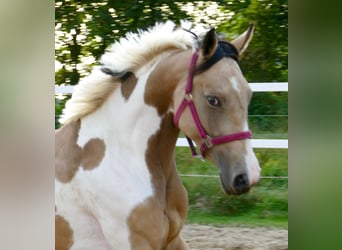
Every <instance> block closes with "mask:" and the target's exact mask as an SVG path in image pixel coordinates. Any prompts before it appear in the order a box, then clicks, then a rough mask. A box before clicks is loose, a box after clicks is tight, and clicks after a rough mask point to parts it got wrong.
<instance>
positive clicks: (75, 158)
mask: <svg viewBox="0 0 342 250" xmlns="http://www.w3.org/2000/svg"><path fill="white" fill-rule="evenodd" d="M80 126H81V122H80V121H79V120H78V121H76V122H72V123H69V124H66V125H65V126H63V127H61V128H60V129H58V130H57V131H56V134H55V177H56V178H57V179H58V180H59V181H61V182H64V183H67V182H69V181H71V180H72V178H73V177H74V175H75V174H76V172H77V169H78V167H79V166H80V163H81V160H82V148H81V147H80V146H78V145H77V138H78V132H79V130H80Z"/></svg>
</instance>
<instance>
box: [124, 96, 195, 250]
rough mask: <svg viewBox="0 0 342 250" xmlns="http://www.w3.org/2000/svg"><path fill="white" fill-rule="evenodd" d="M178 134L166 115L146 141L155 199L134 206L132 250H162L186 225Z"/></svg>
mask: <svg viewBox="0 0 342 250" xmlns="http://www.w3.org/2000/svg"><path fill="white" fill-rule="evenodd" d="M171 94H172V93H171ZM178 132H179V130H178V129H177V128H175V126H174V125H173V115H172V114H166V115H164V118H163V119H162V122H161V128H160V130H159V131H158V132H157V133H156V134H154V135H153V136H151V138H150V139H149V142H148V148H147V151H146V156H145V157H146V162H147V165H148V168H149V170H150V173H151V175H152V185H153V187H154V190H155V195H154V196H153V197H151V198H149V199H148V200H146V201H145V202H144V203H142V204H140V205H139V206H137V207H136V208H135V209H134V210H133V211H132V213H131V214H130V216H129V219H128V224H129V227H130V231H131V237H130V240H131V244H132V248H133V249H165V248H166V247H167V246H168V244H169V243H170V242H172V241H173V240H174V239H176V238H177V237H179V233H180V230H181V228H182V226H183V224H184V222H185V218H186V214H187V206H188V199H187V193H186V190H185V188H184V187H183V185H182V182H181V180H180V178H179V176H178V174H177V171H176V165H175V160H174V148H175V144H176V140H177V136H178ZM180 249H182V248H180Z"/></svg>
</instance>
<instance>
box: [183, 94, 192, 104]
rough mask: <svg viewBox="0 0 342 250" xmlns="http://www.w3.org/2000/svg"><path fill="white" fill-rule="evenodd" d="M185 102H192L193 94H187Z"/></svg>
mask: <svg viewBox="0 0 342 250" xmlns="http://www.w3.org/2000/svg"><path fill="white" fill-rule="evenodd" d="M184 100H185V101H187V102H192V94H191V92H190V93H186V94H185V96H184Z"/></svg>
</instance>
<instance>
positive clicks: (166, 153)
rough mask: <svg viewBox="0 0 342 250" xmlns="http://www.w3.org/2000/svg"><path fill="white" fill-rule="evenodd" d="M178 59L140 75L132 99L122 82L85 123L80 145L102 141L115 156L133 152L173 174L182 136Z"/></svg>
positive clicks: (144, 71) (142, 72) (151, 170)
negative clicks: (176, 118)
mask: <svg viewBox="0 0 342 250" xmlns="http://www.w3.org/2000/svg"><path fill="white" fill-rule="evenodd" d="M183 53H184V52H183ZM181 54H182V53H181ZM174 60H175V56H170V57H167V58H166V59H165V58H164V59H162V60H161V62H160V63H155V64H154V65H152V66H151V67H145V69H143V70H140V71H139V72H136V74H135V77H136V78H135V79H136V81H137V82H136V83H135V86H134V88H133V90H132V91H131V93H130V94H129V96H128V97H127V94H125V95H124V94H123V92H124V91H123V88H124V87H125V83H122V85H121V86H120V88H118V89H117V90H116V91H114V92H113V93H112V94H111V95H110V96H109V97H108V99H107V100H106V101H105V102H104V103H103V105H102V106H101V107H100V108H99V109H98V110H96V111H95V112H94V113H92V114H90V115H88V116H86V117H84V118H83V119H82V120H81V129H80V133H79V140H78V143H79V144H80V145H83V144H84V143H86V142H87V141H88V140H89V139H90V138H101V139H103V140H104V142H105V144H106V148H107V150H110V151H111V152H115V153H114V154H113V156H112V157H121V156H122V155H123V156H124V155H126V156H127V155H128V153H129V155H131V156H132V157H136V158H137V159H140V160H141V161H146V163H147V166H148V167H149V168H156V167H157V165H158V164H159V166H158V167H159V168H160V167H161V168H162V169H163V171H164V173H165V174H166V172H168V171H170V169H172V168H173V166H174V159H173V157H174V148H175V143H176V140H177V136H178V133H179V130H178V129H177V128H176V127H175V126H174V124H173V107H172V103H173V92H174V90H175V88H176V87H177V84H178V83H179V82H180V78H182V77H183V76H182V74H184V72H183V73H182V72H180V70H179V69H177V68H175V69H174V68H173V66H172V65H175V64H174ZM170 65H171V66H170ZM177 65H179V64H177ZM123 160H124V159H123ZM153 171H156V170H155V169H150V172H153Z"/></svg>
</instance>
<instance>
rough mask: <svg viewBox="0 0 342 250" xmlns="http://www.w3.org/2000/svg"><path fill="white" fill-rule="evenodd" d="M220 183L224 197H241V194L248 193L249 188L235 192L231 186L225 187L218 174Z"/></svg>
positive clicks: (221, 177)
mask: <svg viewBox="0 0 342 250" xmlns="http://www.w3.org/2000/svg"><path fill="white" fill-rule="evenodd" d="M220 182H221V187H222V189H223V191H224V192H225V194H226V195H241V194H245V193H248V192H249V190H250V188H246V189H243V190H236V189H235V188H234V187H233V186H231V185H227V184H226V183H225V182H224V179H223V176H222V173H220Z"/></svg>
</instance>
